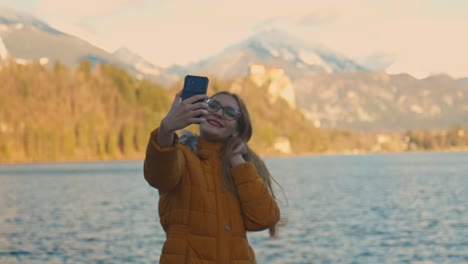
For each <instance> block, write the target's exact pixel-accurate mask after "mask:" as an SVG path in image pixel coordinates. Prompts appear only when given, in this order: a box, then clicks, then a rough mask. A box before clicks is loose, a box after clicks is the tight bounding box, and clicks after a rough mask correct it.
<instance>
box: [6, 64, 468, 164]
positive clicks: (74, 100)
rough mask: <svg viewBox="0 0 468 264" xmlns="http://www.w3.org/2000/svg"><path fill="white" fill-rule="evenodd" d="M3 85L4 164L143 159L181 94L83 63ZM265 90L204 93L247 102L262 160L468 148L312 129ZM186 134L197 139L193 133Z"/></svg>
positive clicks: (240, 83) (438, 139)
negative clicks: (232, 95) (151, 138)
mask: <svg viewBox="0 0 468 264" xmlns="http://www.w3.org/2000/svg"><path fill="white" fill-rule="evenodd" d="M0 82H1V85H0V162H1V163H5V162H35V161H73V160H115V159H142V158H143V157H144V152H145V148H146V144H147V140H148V137H149V133H150V132H151V131H152V130H153V129H155V128H156V127H157V125H158V124H159V122H160V120H161V118H162V117H163V116H164V115H165V113H166V112H167V111H168V110H169V107H170V105H171V103H172V100H173V96H174V93H175V92H176V91H177V90H178V89H180V87H181V86H182V83H181V82H179V83H178V84H176V85H175V86H174V87H171V88H167V87H161V86H159V85H156V84H154V83H152V82H149V81H145V80H138V79H136V78H134V77H132V76H131V75H130V74H128V73H127V72H126V71H124V70H122V69H120V68H117V67H115V66H110V65H96V66H95V67H92V66H91V64H90V62H88V61H83V62H81V64H80V65H79V66H78V67H77V68H76V69H69V68H67V67H66V66H64V65H63V64H60V63H55V64H54V66H53V67H51V68H49V67H46V66H42V65H40V64H39V63H35V64H28V65H20V64H16V63H14V62H10V63H8V64H4V65H2V66H1V69H0ZM266 86H267V85H265V86H262V87H258V86H256V85H255V84H254V83H253V82H252V81H251V80H249V79H248V78H245V79H238V80H233V81H230V82H225V81H220V80H217V79H215V78H212V77H211V78H210V87H209V94H212V93H213V92H216V91H219V90H231V91H234V92H236V93H238V94H240V95H241V96H242V97H243V98H244V99H245V101H246V103H247V106H248V107H249V109H250V112H251V116H252V121H253V125H254V136H253V139H252V141H251V143H250V145H251V147H252V148H253V149H254V150H256V151H258V152H259V153H260V154H262V155H277V154H305V153H317V152H367V151H402V150H407V149H411V150H418V149H447V148H454V147H455V148H461V149H463V148H466V146H467V145H468V137H467V136H466V134H465V133H464V130H463V128H461V127H457V128H452V129H451V130H449V132H446V131H441V132H431V133H429V132H425V131H419V132H418V131H408V132H407V133H406V134H402V135H399V134H393V135H386V136H385V137H382V135H374V134H366V133H363V132H352V131H342V130H336V129H334V130H325V129H319V128H315V127H314V126H313V125H312V123H311V122H310V121H308V120H307V119H306V118H305V117H304V115H303V114H302V113H301V112H299V111H298V110H295V109H292V108H290V107H289V106H288V104H287V103H286V102H285V101H283V100H277V101H276V102H274V103H271V102H270V100H269V98H268V91H267V87H266ZM189 129H192V130H195V131H196V127H191V128H189ZM278 142H280V143H281V144H278ZM278 146H283V148H281V147H278ZM284 146H287V147H288V148H289V151H285V150H284Z"/></svg>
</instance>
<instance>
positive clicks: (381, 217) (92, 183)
mask: <svg viewBox="0 0 468 264" xmlns="http://www.w3.org/2000/svg"><path fill="white" fill-rule="evenodd" d="M266 161H267V164H268V166H269V167H270V169H271V171H272V174H273V175H275V176H276V179H277V180H278V181H279V182H280V183H281V185H282V186H283V188H284V190H285V193H286V196H287V200H288V204H286V202H285V201H284V200H285V199H281V201H280V204H281V208H282V212H283V215H284V216H285V217H287V219H288V224H287V225H286V226H285V227H283V228H281V229H280V231H279V232H280V236H279V237H278V238H276V239H270V238H268V234H267V232H266V231H265V232H258V233H250V234H249V238H250V241H251V244H252V246H253V248H254V250H255V251H256V254H257V260H258V262H259V263H468V210H467V204H468V203H467V201H468V153H416V154H415V153H413V154H388V155H387V154H386V155H362V156H361V155H360V156H311V157H295V158H269V159H267V160H266ZM278 196H280V197H281V194H278ZM164 238H165V236H164V233H163V231H162V229H161V227H160V225H159V219H158V217H157V192H156V190H154V189H152V188H150V187H149V186H148V185H147V183H146V181H145V180H144V178H143V173H142V162H141V161H139V162H107V163H62V164H34V165H0V263H2V264H3V263H73V264H74V263H158V258H159V254H160V250H161V247H162V243H163V242H164Z"/></svg>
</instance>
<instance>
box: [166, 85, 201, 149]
mask: <svg viewBox="0 0 468 264" xmlns="http://www.w3.org/2000/svg"><path fill="white" fill-rule="evenodd" d="M181 95H182V91H179V92H178V93H177V94H176V96H175V98H174V102H173V103H172V106H171V109H170V110H169V112H168V113H167V115H166V116H165V117H164V118H163V119H162V120H161V124H160V126H159V131H158V138H157V142H158V144H159V145H160V146H170V145H172V143H173V141H174V132H175V131H177V130H180V129H183V128H185V127H187V126H189V125H191V124H199V123H201V122H203V121H204V120H205V118H204V117H203V116H204V115H206V114H207V113H208V112H207V110H206V109H207V108H208V105H207V104H206V102H205V100H206V99H208V96H207V95H206V94H198V95H194V96H192V97H190V98H187V99H185V100H181ZM197 101H199V102H197Z"/></svg>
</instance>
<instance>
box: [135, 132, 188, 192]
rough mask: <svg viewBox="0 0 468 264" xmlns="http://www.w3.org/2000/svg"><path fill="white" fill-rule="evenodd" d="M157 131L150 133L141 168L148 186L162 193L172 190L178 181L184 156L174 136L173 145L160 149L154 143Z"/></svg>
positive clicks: (177, 139) (176, 137)
mask: <svg viewBox="0 0 468 264" xmlns="http://www.w3.org/2000/svg"><path fill="white" fill-rule="evenodd" d="M157 133H158V129H156V130H155V131H153V132H152V133H151V136H150V139H149V142H148V147H147V148H146V156H145V161H144V167H143V174H144V176H145V179H146V181H147V182H148V183H149V185H151V186H153V187H154V188H156V189H158V190H159V191H162V192H167V191H170V190H172V189H173V188H174V187H175V186H176V185H177V184H178V183H179V181H180V178H181V175H182V172H183V171H182V170H183V168H184V155H183V154H182V153H181V150H180V147H179V138H178V136H177V134H176V135H174V144H173V146H170V147H161V146H159V145H158V143H157V142H156V137H157Z"/></svg>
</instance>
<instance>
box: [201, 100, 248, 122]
mask: <svg viewBox="0 0 468 264" xmlns="http://www.w3.org/2000/svg"><path fill="white" fill-rule="evenodd" d="M206 103H207V104H208V111H210V112H216V111H218V110H219V109H222V112H223V116H224V118H226V119H227V120H235V119H238V118H239V117H240V115H241V113H240V112H239V110H237V109H235V108H232V107H230V106H222V105H221V104H220V103H219V102H218V101H216V100H215V99H212V98H210V99H208V100H207V101H206Z"/></svg>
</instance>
